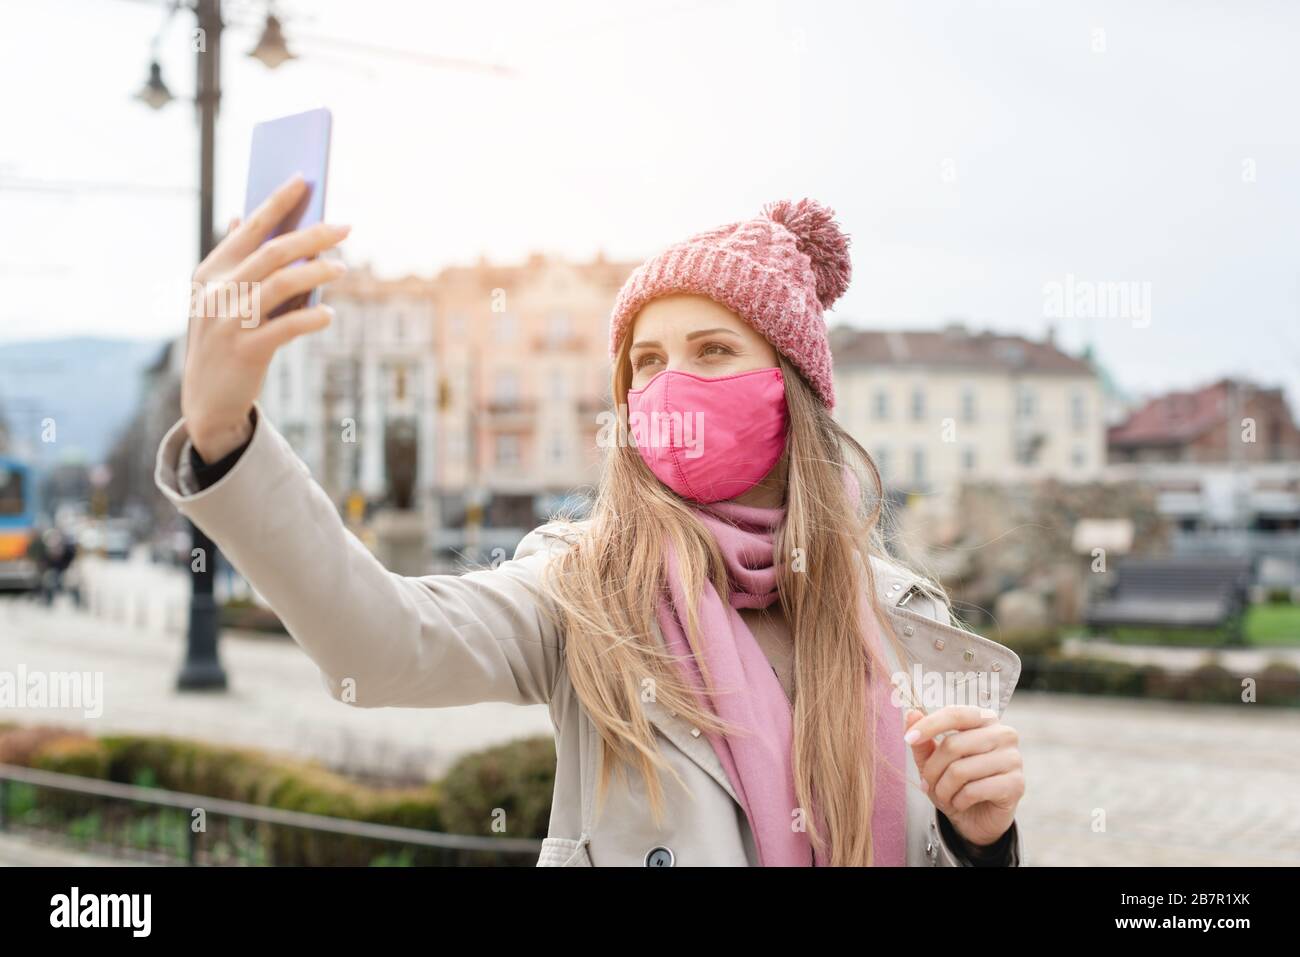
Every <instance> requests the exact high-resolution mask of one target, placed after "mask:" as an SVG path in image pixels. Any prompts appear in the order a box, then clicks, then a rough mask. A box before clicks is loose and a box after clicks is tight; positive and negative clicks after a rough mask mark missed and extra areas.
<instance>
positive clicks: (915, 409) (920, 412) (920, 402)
mask: <svg viewBox="0 0 1300 957" xmlns="http://www.w3.org/2000/svg"><path fill="white" fill-rule="evenodd" d="M924 418H925V390H924V389H922V388H921V387H920V386H917V387H916V388H915V389H913V390H912V420H913V421H914V422H920V421H921V420H922V419H924Z"/></svg>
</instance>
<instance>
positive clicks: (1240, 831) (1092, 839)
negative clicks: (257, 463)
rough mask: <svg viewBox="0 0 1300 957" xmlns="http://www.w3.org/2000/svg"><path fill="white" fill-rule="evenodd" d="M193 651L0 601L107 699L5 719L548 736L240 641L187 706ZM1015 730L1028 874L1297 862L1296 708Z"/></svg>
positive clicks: (1091, 706)
mask: <svg viewBox="0 0 1300 957" xmlns="http://www.w3.org/2000/svg"><path fill="white" fill-rule="evenodd" d="M182 652H183V647H182V641H181V637H180V635H179V634H178V633H175V632H172V631H165V630H161V628H157V629H153V630H150V629H148V628H144V627H140V626H138V625H136V624H133V623H131V622H130V621H109V620H105V619H103V618H96V617H92V616H90V615H87V614H80V613H74V612H72V611H70V610H68V609H61V610H58V611H56V612H53V613H51V612H48V611H45V610H43V609H40V608H37V607H35V606H32V605H29V604H25V603H15V602H6V601H0V669H11V668H13V667H15V666H16V665H17V664H18V663H22V664H25V665H26V666H27V668H28V669H37V668H39V669H45V670H51V671H67V670H83V671H84V670H92V671H102V672H103V673H104V681H105V697H106V699H107V700H106V704H105V710H104V714H103V717H101V718H97V719H87V718H85V717H82V716H81V715H79V714H77V713H67V712H31V711H10V712H8V713H5V712H3V711H0V720H16V721H20V722H24V723H62V724H68V725H71V726H80V727H84V728H86V729H87V730H88V731H90V732H92V733H96V734H102V733H106V732H109V731H131V732H140V733H167V734H174V735H185V736H193V737H197V738H203V739H206V740H212V741H223V742H229V743H233V744H245V745H254V746H257V747H261V748H265V749H269V750H278V751H282V752H286V753H293V754H298V755H309V756H313V757H316V758H319V759H321V760H323V761H325V762H327V763H329V764H331V765H335V766H345V767H349V768H353V769H357V770H369V771H375V772H380V773H385V774H398V773H406V774H411V775H413V776H417V775H418V776H433V775H437V774H440V773H441V772H442V771H443V770H444V769H445V768H446V766H447V765H448V764H449V763H450V762H451V761H453V760H455V758H456V757H457V756H459V755H460V754H463V753H465V752H467V751H473V750H477V749H479V748H482V747H485V746H487V745H489V744H492V743H498V742H504V741H508V740H511V739H513V738H516V737H521V736H524V735H529V734H548V733H550V719H549V715H548V714H547V711H546V709H545V708H543V707H533V708H516V707H512V706H509V705H496V704H488V705H477V706H474V707H470V708H449V709H438V710H433V709H401V708H385V709H378V710H364V709H354V708H349V707H347V706H345V705H342V704H339V703H337V702H335V701H333V700H332V699H331V698H330V697H329V696H328V695H327V694H326V693H325V691H324V689H323V688H322V687H321V685H320V682H319V677H318V674H319V673H318V671H317V669H316V666H315V665H314V664H313V663H312V662H311V661H310V659H308V658H307V657H306V655H305V654H303V653H302V651H301V650H299V649H298V647H297V646H296V645H294V644H293V643H291V642H289V641H278V640H274V639H266V638H250V637H240V636H238V635H234V634H228V635H227V636H226V637H224V638H223V640H222V658H223V661H224V662H225V665H226V668H227V671H228V672H229V674H230V680H231V690H230V691H229V692H227V693H225V694H180V693H178V692H176V691H175V690H173V687H172V685H173V683H174V680H175V676H176V670H177V667H178V665H179V662H180V660H181V656H182ZM1005 720H1006V722H1007V723H1008V724H1011V725H1012V726H1014V727H1015V728H1017V730H1018V731H1019V732H1020V736H1021V750H1022V753H1023V755H1024V761H1025V769H1026V777H1027V793H1026V797H1025V800H1024V802H1023V803H1022V805H1021V809H1020V815H1019V819H1020V822H1021V826H1022V828H1023V830H1024V834H1025V843H1026V852H1027V855H1028V857H1029V862H1030V863H1032V864H1041V865H1051V864H1063V865H1106V864H1118V865H1132V864H1169V865H1185V866H1206V865H1223V864H1245V865H1268V864H1288V865H1293V866H1294V865H1300V711H1293V710H1278V709H1268V708H1263V707H1261V706H1259V705H1246V704H1242V705H1227V706H1213V705H1184V704H1176V703H1165V702H1148V701H1136V700H1132V699H1121V698H1093V697H1086V696H1070V695H1046V694H1041V693H1034V692H1026V691H1018V692H1017V693H1016V695H1015V697H1014V698H1013V699H1012V703H1011V705H1010V707H1009V708H1008V709H1007V712H1006V717H1005ZM1095 828H1097V829H1095ZM2 859H3V858H2V855H0V861H2Z"/></svg>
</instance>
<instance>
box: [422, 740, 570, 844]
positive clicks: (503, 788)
mask: <svg viewBox="0 0 1300 957" xmlns="http://www.w3.org/2000/svg"><path fill="white" fill-rule="evenodd" d="M554 790H555V741H554V739H552V738H550V737H541V736H539V737H534V738H525V739H523V740H520V741H512V742H510V743H509V744H503V745H500V746H498V747H495V748H489V749H488V750H486V751H480V752H478V753H477V754H470V755H466V756H465V757H463V758H461V759H460V760H459V761H457V762H456V764H455V765H453V766H452V767H451V769H450V770H449V771H448V772H447V774H446V776H445V777H444V778H443V779H442V815H443V821H444V822H445V823H446V826H447V827H448V829H449V830H451V831H453V832H455V833H458V834H482V835H489V836H491V835H494V834H497V833H502V832H497V831H493V830H492V825H493V822H494V821H496V820H498V818H499V817H500V814H499V812H504V813H505V827H506V829H505V831H504V832H503V833H504V834H505V835H507V836H509V837H532V838H541V837H545V836H546V831H547V827H548V825H549V823H550V816H551V797H552V794H553V792H554Z"/></svg>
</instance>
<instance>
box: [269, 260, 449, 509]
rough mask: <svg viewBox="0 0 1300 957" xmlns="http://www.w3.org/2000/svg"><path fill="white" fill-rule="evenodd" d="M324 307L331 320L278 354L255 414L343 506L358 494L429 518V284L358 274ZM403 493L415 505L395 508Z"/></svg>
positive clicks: (338, 286) (338, 285)
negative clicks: (260, 410)
mask: <svg viewBox="0 0 1300 957" xmlns="http://www.w3.org/2000/svg"><path fill="white" fill-rule="evenodd" d="M323 301H324V302H326V303H328V304H329V305H330V306H332V307H333V308H334V311H335V319H334V321H333V322H332V323H331V324H330V326H329V328H327V329H324V330H322V331H320V332H318V333H315V334H313V335H310V336H302V337H299V338H298V339H295V340H293V341H292V342H290V343H289V344H288V345H286V346H285V347H284V348H282V349H280V350H279V351H278V352H277V353H276V356H275V358H274V359H273V360H272V362H271V367H270V369H269V370H268V372H267V376H266V381H265V382H264V383H263V386H262V395H261V399H260V402H261V404H262V406H263V407H264V408H265V409H266V411H267V414H268V415H269V416H270V417H271V419H272V421H274V422H275V424H276V427H277V428H278V429H279V430H280V431H281V432H282V433H283V434H284V436H285V437H286V438H287V439H288V440H289V442H290V444H292V445H293V447H294V449H295V450H296V451H297V452H298V454H299V455H300V456H301V457H302V459H303V461H304V462H306V463H307V465H308V467H309V468H310V469H311V470H312V474H313V475H314V476H315V478H316V479H317V481H319V482H320V484H321V485H322V486H323V487H324V489H325V490H326V492H328V493H329V495H330V497H331V498H333V499H334V501H335V502H336V503H338V504H339V505H340V506H342V505H343V504H344V503H345V502H346V501H347V500H348V499H349V498H351V497H354V496H355V495H357V494H359V495H360V496H361V497H362V498H363V499H364V500H365V501H367V502H369V503H371V504H376V503H379V502H389V503H391V504H402V505H404V506H405V507H411V508H417V509H423V510H425V511H427V512H428V513H429V516H430V518H432V516H433V510H434V501H433V492H432V487H433V475H434V463H435V456H434V425H435V421H434V420H435V408H434V399H435V395H436V393H435V387H434V382H435V380H434V360H435V356H434V351H433V341H434V317H435V314H434V308H433V295H432V284H431V283H430V281H429V280H428V279H422V278H419V277H413V276H412V277H405V278H400V279H381V278H378V277H376V276H375V275H374V273H373V272H372V271H371V270H370V269H369V268H368V267H360V268H354V269H353V270H352V271H351V272H349V273H348V274H347V275H346V276H344V277H343V278H342V279H340V280H338V281H337V282H334V283H332V284H331V285H330V286H329V287H328V288H327V290H326V292H325V294H324V298H323ZM408 488H409V489H411V490H412V491H413V495H412V500H411V501H409V502H406V501H404V502H398V501H397V499H398V497H399V496H401V495H402V493H403V492H404V491H405V490H406V489H408Z"/></svg>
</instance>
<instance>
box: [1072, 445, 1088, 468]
mask: <svg viewBox="0 0 1300 957" xmlns="http://www.w3.org/2000/svg"><path fill="white" fill-rule="evenodd" d="M1070 461H1071V463H1073V465H1074V467H1075V468H1076V469H1081V468H1083V467H1084V466H1085V465H1087V464H1088V453H1087V452H1085V451H1084V449H1083V446H1082V445H1076V446H1075V447H1074V451H1073V452H1072V453H1071V455H1070Z"/></svg>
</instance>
